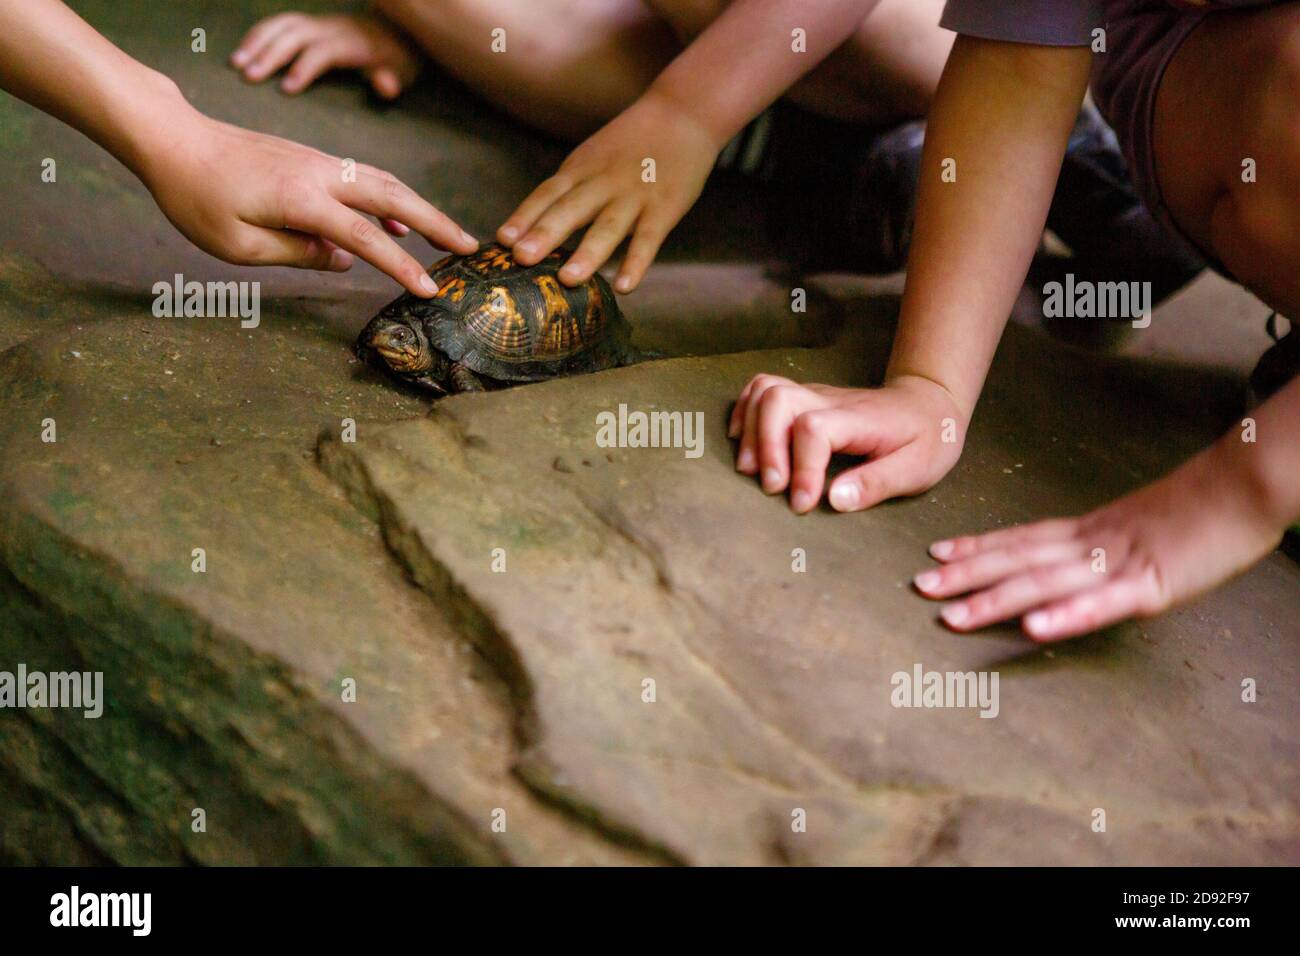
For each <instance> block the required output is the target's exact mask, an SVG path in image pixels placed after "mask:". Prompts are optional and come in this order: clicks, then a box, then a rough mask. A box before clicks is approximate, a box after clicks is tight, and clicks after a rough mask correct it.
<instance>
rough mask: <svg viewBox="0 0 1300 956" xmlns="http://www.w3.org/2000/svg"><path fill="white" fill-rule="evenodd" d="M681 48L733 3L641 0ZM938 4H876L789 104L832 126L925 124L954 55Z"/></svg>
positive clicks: (884, 0) (915, 0)
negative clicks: (841, 123) (946, 65)
mask: <svg viewBox="0 0 1300 956" xmlns="http://www.w3.org/2000/svg"><path fill="white" fill-rule="evenodd" d="M645 2H646V3H647V5H649V6H650V7H652V8H653V9H654V10H655V11H656V12H658V13H659V14H660V16H662V17H663V18H664V19H665V20H666V21H667V22H668V23H669V24H671V25H672V27H673V31H674V33H676V35H677V37H678V39H679V40H680V41H681V42H682V43H689V42H691V40H693V39H694V38H695V37H697V36H698V35H699V34H700V33H701V32H702V31H703V30H705V29H706V28H707V27H708V26H709V24H711V23H712V22H713V21H714V20H715V19H717V17H718V15H719V14H720V13H721V12H722V11H723V10H724V9H726V7H727V6H728V5H729V3H730V2H731V0H645ZM943 4H944V0H880V3H879V4H878V5H877V6H876V8H875V9H874V10H873V11H872V12H871V13H870V14H869V15H868V16H867V17H866V19H864V20H863V22H862V25H861V26H860V27H859V28H858V31H857V33H856V34H855V35H854V36H852V37H850V38H849V39H848V40H847V41H846V42H845V43H844V45H843V46H841V47H840V48H839V49H838V50H836V51H835V52H834V53H832V54H831V55H830V56H829V57H828V58H827V59H826V61H825V62H823V63H822V64H821V65H820V66H819V67H817V69H815V70H814V71H813V72H812V73H810V74H809V75H808V76H807V77H805V78H804V79H803V80H801V81H800V82H799V83H797V84H795V86H794V88H793V89H792V90H791V91H790V93H789V99H790V100H791V101H792V102H794V103H796V104H798V105H799V106H802V107H803V108H804V109H807V110H809V111H811V112H813V113H817V114H819V115H822V116H826V117H829V118H831V119H838V120H844V121H848V122H855V123H864V124H869V125H885V124H890V123H897V122H901V121H902V120H907V119H916V118H918V117H921V116H924V115H925V114H926V112H928V111H929V108H930V100H931V98H932V97H933V96H934V91H935V88H936V87H937V86H938V85H939V75H940V74H941V73H942V72H943V65H944V63H945V61H946V60H947V59H948V51H949V50H951V49H952V43H953V39H954V37H953V35H952V34H950V33H948V32H946V31H944V30H940V29H939V17H940V15H941V14H942V13H943Z"/></svg>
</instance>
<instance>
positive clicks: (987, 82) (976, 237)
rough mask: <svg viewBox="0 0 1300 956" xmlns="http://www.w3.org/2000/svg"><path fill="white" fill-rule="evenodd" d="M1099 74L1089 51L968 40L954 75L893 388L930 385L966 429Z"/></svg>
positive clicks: (936, 131) (938, 106)
mask: <svg viewBox="0 0 1300 956" xmlns="http://www.w3.org/2000/svg"><path fill="white" fill-rule="evenodd" d="M1090 63H1091V53H1090V52H1089V50H1088V49H1087V48H1086V47H1064V48H1060V47H1039V46H1027V45H1024V44H1015V43H999V42H995V41H991V40H979V39H974V38H971V37H959V38H958V39H957V42H956V44H955V45H954V47H953V51H952V56H951V57H950V58H949V60H948V65H947V67H946V68H945V69H944V72H943V79H942V80H941V81H940V84H939V90H938V92H937V94H936V98H935V104H934V108H933V110H932V111H931V113H930V118H929V123H928V127H927V132H926V143H925V154H924V159H923V173H922V176H921V193H920V197H919V200H918V205H917V214H916V232H915V235H914V238H913V241H912V249H911V253H910V255H909V258H908V269H907V286H906V289H905V292H904V295H903V305H902V314H901V317H900V320H899V327H898V334H897V336H896V337H895V340H894V349H893V354H892V356H891V358H890V362H889V370H888V374H887V378H891V379H892V378H897V377H899V376H906V375H911V376H917V377H920V378H925V379H929V380H930V381H932V382H935V383H937V384H939V385H941V386H942V387H943V388H944V389H946V390H947V391H948V392H949V394H951V395H952V396H953V398H954V399H955V400H956V402H957V404H958V406H959V407H960V408H962V409H963V410H964V412H965V413H966V417H967V418H969V417H970V414H971V411H972V410H973V409H974V407H975V402H976V400H977V399H978V397H979V393H980V389H981V387H982V386H983V384H984V377H985V375H986V374H987V372H988V368H989V365H990V363H991V362H992V360H993V353H994V351H995V350H996V349H997V343H998V339H999V338H1000V337H1001V335H1002V330H1003V328H1004V326H1005V325H1006V321H1007V318H1008V317H1009V316H1010V314H1011V309H1012V306H1013V305H1014V303H1015V299H1016V295H1017V294H1018V292H1019V290H1020V287H1021V285H1022V283H1023V282H1024V280H1025V275H1026V273H1027V272H1028V270H1029V264H1030V261H1031V260H1032V258H1033V254H1034V250H1035V249H1036V248H1037V246H1038V241H1039V237H1040V236H1041V235H1042V231H1043V225H1044V223H1045V222H1046V220H1047V209H1048V206H1049V205H1050V204H1051V200H1052V192H1053V190H1054V189H1055V187H1056V179H1057V176H1058V174H1059V171H1060V168H1061V161H1062V159H1063V157H1064V155H1065V147H1066V142H1067V141H1068V139H1069V136H1070V130H1071V129H1072V127H1073V125H1074V121H1075V116H1076V114H1077V112H1078V109H1079V104H1080V103H1081V102H1082V101H1083V95H1084V91H1085V89H1086V87H1087V83H1088V70H1089V65H1090ZM946 161H951V163H952V164H955V165H950V166H949V169H951V170H952V172H953V174H954V175H955V177H956V179H955V181H953V182H945V181H944V178H943V175H942V174H943V170H944V163H945V162H946Z"/></svg>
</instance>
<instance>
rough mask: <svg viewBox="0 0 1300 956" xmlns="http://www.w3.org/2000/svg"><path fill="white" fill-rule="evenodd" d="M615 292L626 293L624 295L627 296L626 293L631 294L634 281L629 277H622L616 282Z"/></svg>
mask: <svg viewBox="0 0 1300 956" xmlns="http://www.w3.org/2000/svg"><path fill="white" fill-rule="evenodd" d="M614 291H615V292H622V293H624V294H626V293H628V292H631V291H632V280H631V279H629V278H628V277H627V276H620V277H619V278H618V279H617V280H615V282H614Z"/></svg>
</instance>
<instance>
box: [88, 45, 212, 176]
mask: <svg viewBox="0 0 1300 956" xmlns="http://www.w3.org/2000/svg"><path fill="white" fill-rule="evenodd" d="M202 119H203V114H202V113H200V112H199V111H198V110H196V109H195V108H194V107H193V106H191V105H190V103H189V101H187V100H186V99H185V96H184V95H183V94H182V93H181V90H180V87H179V86H177V85H176V83H175V81H173V80H172V79H171V78H170V77H168V76H165V75H164V74H162V73H158V72H157V71H155V70H151V69H148V68H147V67H145V68H142V70H141V73H140V74H139V75H138V76H137V77H136V79H135V81H134V82H133V83H132V85H131V88H130V90H129V91H127V92H126V94H125V95H124V96H123V97H122V98H121V106H120V109H119V110H118V111H117V115H116V116H114V117H112V120H111V129H112V133H111V134H110V135H109V136H107V137H106V139H107V140H108V141H107V142H104V143H103V144H102V145H104V147H105V148H106V149H108V150H109V151H110V152H112V153H113V155H115V156H116V157H117V158H118V159H119V160H121V161H122V163H123V165H125V166H126V167H127V168H128V169H130V170H131V171H132V172H133V173H135V175H136V176H137V177H139V179H140V180H141V181H142V182H144V183H145V184H146V185H147V184H148V182H149V179H150V176H151V175H152V173H153V172H154V170H155V169H156V167H157V166H158V164H159V162H160V160H161V159H163V158H164V157H165V156H166V155H168V154H169V153H171V152H172V151H173V150H174V149H175V148H176V147H177V145H178V144H181V143H183V142H185V141H186V140H189V139H191V138H193V130H194V127H195V126H196V124H197V123H198V122H199V121H200V120H202Z"/></svg>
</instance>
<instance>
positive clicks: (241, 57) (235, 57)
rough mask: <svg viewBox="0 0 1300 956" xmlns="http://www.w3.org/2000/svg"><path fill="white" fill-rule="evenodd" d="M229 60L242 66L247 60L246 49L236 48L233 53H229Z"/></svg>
mask: <svg viewBox="0 0 1300 956" xmlns="http://www.w3.org/2000/svg"><path fill="white" fill-rule="evenodd" d="M230 62H231V63H233V64H235V66H243V65H244V64H245V63H247V62H248V51H247V50H236V51H235V52H234V53H232V54H231V56H230Z"/></svg>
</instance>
